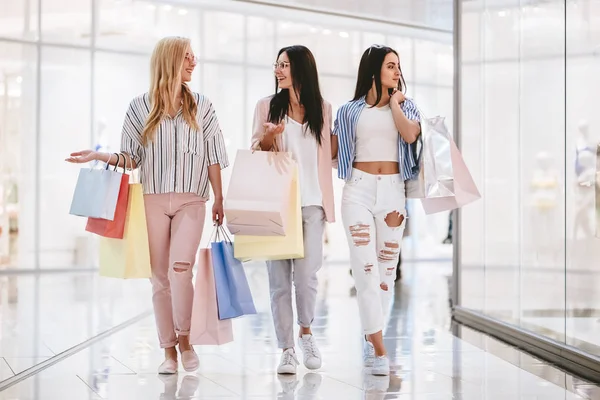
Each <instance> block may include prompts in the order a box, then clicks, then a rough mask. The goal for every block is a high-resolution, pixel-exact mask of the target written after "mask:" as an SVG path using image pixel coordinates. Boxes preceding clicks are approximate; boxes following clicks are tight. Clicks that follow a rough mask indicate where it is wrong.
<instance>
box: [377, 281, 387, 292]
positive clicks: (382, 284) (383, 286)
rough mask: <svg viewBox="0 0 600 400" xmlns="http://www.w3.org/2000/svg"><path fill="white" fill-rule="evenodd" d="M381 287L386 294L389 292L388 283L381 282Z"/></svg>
mask: <svg viewBox="0 0 600 400" xmlns="http://www.w3.org/2000/svg"><path fill="white" fill-rule="evenodd" d="M379 287H380V288H381V290H383V291H385V292H387V291H388V285H387V283H383V282H381V284H380V285H379Z"/></svg>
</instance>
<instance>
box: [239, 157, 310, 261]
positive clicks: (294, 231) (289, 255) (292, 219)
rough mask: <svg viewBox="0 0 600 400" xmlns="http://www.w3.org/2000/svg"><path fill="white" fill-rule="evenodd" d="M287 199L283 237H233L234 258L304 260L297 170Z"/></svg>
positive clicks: (243, 259)
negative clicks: (285, 228) (286, 218)
mask: <svg viewBox="0 0 600 400" xmlns="http://www.w3.org/2000/svg"><path fill="white" fill-rule="evenodd" d="M289 197H290V202H289V203H288V206H287V215H288V216H289V219H288V229H287V234H286V235H285V236H244V235H235V238H234V246H233V248H234V255H235V258H237V259H238V260H241V261H248V260H263V261H264V260H271V261H273V260H287V259H293V258H304V237H303V230H302V208H301V206H302V203H301V201H300V185H299V181H298V169H297V168H295V169H294V174H293V179H292V185H291V188H290V196H289Z"/></svg>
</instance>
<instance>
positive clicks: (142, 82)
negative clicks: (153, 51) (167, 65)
mask: <svg viewBox="0 0 600 400" xmlns="http://www.w3.org/2000/svg"><path fill="white" fill-rule="evenodd" d="M149 81H150V69H149V62H148V58H147V57H142V56H127V55H123V54H111V53H104V52H98V53H96V57H95V76H94V82H95V86H94V88H95V89H94V120H95V121H94V126H93V129H94V135H95V143H93V147H94V148H98V150H99V151H107V152H111V153H114V152H118V151H119V149H120V146H121V131H122V129H123V121H124V119H125V112H126V111H127V108H128V107H129V103H130V101H131V100H132V99H133V98H134V97H135V96H138V95H140V94H142V93H144V92H147V91H148V83H149Z"/></svg>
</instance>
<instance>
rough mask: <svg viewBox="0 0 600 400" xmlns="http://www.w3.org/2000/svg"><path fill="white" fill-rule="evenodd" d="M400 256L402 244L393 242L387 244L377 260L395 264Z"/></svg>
mask: <svg viewBox="0 0 600 400" xmlns="http://www.w3.org/2000/svg"><path fill="white" fill-rule="evenodd" d="M399 254H400V243H399V242H397V241H395V240H393V241H391V242H385V243H384V244H383V249H381V250H380V251H379V255H378V256H377V260H379V262H380V263H386V262H395V261H396V260H397V259H398V256H399Z"/></svg>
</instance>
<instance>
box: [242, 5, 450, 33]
mask: <svg viewBox="0 0 600 400" xmlns="http://www.w3.org/2000/svg"><path fill="white" fill-rule="evenodd" d="M238 1H240V0H238ZM241 1H244V0H241ZM267 1H269V0H267ZM270 2H273V1H272V0H271V1H270ZM276 3H280V4H282V3H283V4H285V3H287V4H294V5H300V6H308V7H318V8H328V9H331V10H334V11H341V12H347V13H352V14H362V15H366V16H376V17H382V18H385V19H391V20H397V21H405V22H408V23H413V24H418V25H427V26H431V27H435V28H442V29H452V5H453V0H277V1H276Z"/></svg>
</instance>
